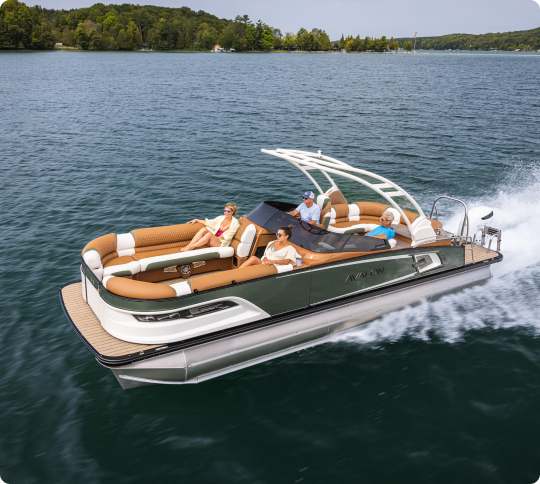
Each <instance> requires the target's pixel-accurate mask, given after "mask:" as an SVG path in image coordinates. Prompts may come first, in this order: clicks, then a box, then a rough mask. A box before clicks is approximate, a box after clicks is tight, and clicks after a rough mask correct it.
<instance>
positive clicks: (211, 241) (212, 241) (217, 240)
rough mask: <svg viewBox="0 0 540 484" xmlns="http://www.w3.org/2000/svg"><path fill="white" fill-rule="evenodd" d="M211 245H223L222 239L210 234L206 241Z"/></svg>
mask: <svg viewBox="0 0 540 484" xmlns="http://www.w3.org/2000/svg"><path fill="white" fill-rule="evenodd" d="M206 243H207V244H208V245H209V246H210V247H221V239H220V238H219V237H216V236H215V235H214V234H210V237H209V238H208V242H206Z"/></svg>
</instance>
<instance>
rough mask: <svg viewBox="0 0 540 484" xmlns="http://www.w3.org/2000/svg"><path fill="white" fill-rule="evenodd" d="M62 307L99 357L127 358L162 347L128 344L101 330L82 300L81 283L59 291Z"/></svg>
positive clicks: (93, 315) (90, 310)
mask: <svg viewBox="0 0 540 484" xmlns="http://www.w3.org/2000/svg"><path fill="white" fill-rule="evenodd" d="M61 295H62V300H63V301H64V306H65V307H66V311H67V312H68V314H69V317H70V319H71V321H72V323H73V325H74V326H75V327H76V328H77V331H78V332H79V333H80V334H81V335H82V337H83V338H84V339H85V340H86V341H87V342H88V344H89V345H90V346H92V347H93V348H94V350H95V351H97V352H98V353H99V354H100V355H101V356H103V357H110V358H118V357H123V356H124V357H127V356H131V355H133V354H135V353H140V352H141V351H146V350H150V349H152V348H157V347H160V346H163V344H159V345H143V344H137V343H128V342H126V341H122V340H119V339H118V338H115V337H114V336H111V335H110V334H109V333H107V331H105V330H104V329H103V326H101V323H100V321H99V319H98V318H97V316H96V315H95V314H94V311H92V309H91V308H90V306H89V305H88V304H87V303H86V301H85V300H84V299H83V298H82V282H74V283H73V284H69V285H68V286H65V287H63V288H62V290H61Z"/></svg>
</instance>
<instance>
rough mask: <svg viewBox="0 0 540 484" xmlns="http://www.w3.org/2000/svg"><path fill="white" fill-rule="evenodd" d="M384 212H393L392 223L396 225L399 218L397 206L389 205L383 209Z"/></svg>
mask: <svg viewBox="0 0 540 484" xmlns="http://www.w3.org/2000/svg"><path fill="white" fill-rule="evenodd" d="M385 212H391V213H393V214H394V221H393V222H392V225H398V224H399V222H400V220H401V214H400V213H399V211H398V210H397V208H394V207H389V208H387V209H386V210H385Z"/></svg>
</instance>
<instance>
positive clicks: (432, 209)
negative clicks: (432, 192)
mask: <svg viewBox="0 0 540 484" xmlns="http://www.w3.org/2000/svg"><path fill="white" fill-rule="evenodd" d="M443 198H445V199H447V200H452V201H454V202H458V203H461V205H463V208H464V209H465V217H464V218H463V224H462V225H461V233H460V234H459V235H460V236H463V230H464V229H465V226H466V227H467V232H466V233H465V236H468V235H469V216H468V213H467V205H465V203H464V202H462V201H461V200H459V199H458V198H452V197H447V196H446V195H443V196H441V197H439V198H437V200H435V201H434V202H433V207H431V213H430V215H429V218H430V219H432V220H433V212H435V216H436V217H437V220H439V214H438V212H437V202H438V201H439V200H441V199H443Z"/></svg>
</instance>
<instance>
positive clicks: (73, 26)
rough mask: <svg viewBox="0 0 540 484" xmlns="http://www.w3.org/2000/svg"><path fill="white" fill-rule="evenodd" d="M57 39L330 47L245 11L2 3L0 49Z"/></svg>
mask: <svg viewBox="0 0 540 484" xmlns="http://www.w3.org/2000/svg"><path fill="white" fill-rule="evenodd" d="M55 42H61V43H62V44H63V45H64V46H71V47H76V46H77V47H80V48H82V49H84V50H134V49H140V48H141V47H142V46H143V44H148V46H149V47H150V48H151V49H153V50H209V49H211V48H212V46H213V45H215V44H219V45H220V46H221V47H224V48H225V49H230V48H234V49H236V50H237V51H248V50H256V51H266V50H270V49H272V48H274V49H280V48H284V49H296V48H298V49H300V50H304V51H319V50H322V51H328V50H330V49H332V47H333V45H332V43H331V42H330V38H329V37H328V35H327V34H326V32H325V31H324V30H321V29H312V30H311V32H308V31H307V30H306V29H304V28H302V29H300V30H299V31H298V32H297V33H293V32H286V33H285V34H282V33H281V31H280V30H279V29H277V28H272V27H270V26H269V25H267V24H265V23H264V22H262V21H260V20H259V21H258V22H257V23H254V22H251V21H250V19H249V17H248V16H247V15H244V16H237V17H236V18H235V19H234V20H227V19H220V18H218V17H216V16H214V15H211V14H209V13H206V12H204V11H202V10H199V11H198V12H195V11H193V10H191V9H190V8H188V7H182V8H167V7H155V6H140V5H130V4H123V5H104V4H103V3H96V4H95V5H93V6H91V7H89V8H79V9H73V10H50V9H46V8H41V7H39V6H35V7H28V6H26V5H25V4H24V3H22V2H19V1H18V0H7V1H5V2H4V3H3V4H2V6H1V7H0V49H52V48H53V47H54V44H55ZM387 45H388V43H387V41H386V37H382V38H381V39H372V38H370V37H366V38H365V39H360V36H357V37H356V38H353V37H352V36H349V37H347V38H343V37H342V39H341V41H340V42H339V47H340V48H347V49H348V50H354V51H363V50H373V51H383V50H386V48H387ZM393 45H394V44H393V40H391V42H390V47H391V48H392V46H393ZM395 47H396V48H397V45H396V46H395Z"/></svg>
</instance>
